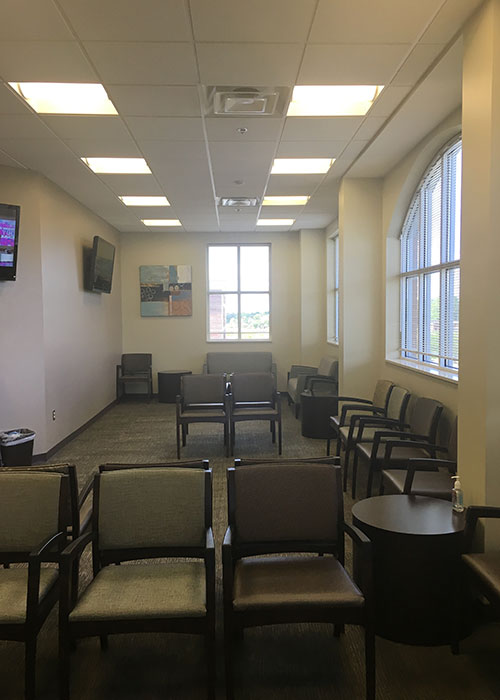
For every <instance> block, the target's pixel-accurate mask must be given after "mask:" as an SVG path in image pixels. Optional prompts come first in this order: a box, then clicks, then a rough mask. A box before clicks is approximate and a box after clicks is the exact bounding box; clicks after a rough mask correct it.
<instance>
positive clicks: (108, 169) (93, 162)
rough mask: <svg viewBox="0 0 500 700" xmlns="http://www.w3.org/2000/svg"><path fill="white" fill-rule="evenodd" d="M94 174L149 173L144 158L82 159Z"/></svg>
mask: <svg viewBox="0 0 500 700" xmlns="http://www.w3.org/2000/svg"><path fill="white" fill-rule="evenodd" d="M82 160H83V162H84V163H85V164H86V165H88V166H89V168H90V169H91V170H93V171H94V172H95V173H120V174H134V175H135V174H139V175H142V174H147V173H151V170H150V169H149V166H148V164H147V163H146V161H145V160H144V158H82Z"/></svg>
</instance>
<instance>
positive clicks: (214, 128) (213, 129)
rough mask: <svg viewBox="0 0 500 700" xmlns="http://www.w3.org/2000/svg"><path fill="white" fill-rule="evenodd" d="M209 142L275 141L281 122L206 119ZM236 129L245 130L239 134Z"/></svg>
mask: <svg viewBox="0 0 500 700" xmlns="http://www.w3.org/2000/svg"><path fill="white" fill-rule="evenodd" d="M205 125H206V128H207V135H208V140H209V141H238V142H242V143H244V142H245V141H276V139H277V138H278V136H279V134H280V132H281V129H282V127H283V122H282V120H281V119H276V118H274V117H224V116H220V117H208V118H207V119H205ZM238 129H247V132H246V133H244V134H240V133H239V132H238Z"/></svg>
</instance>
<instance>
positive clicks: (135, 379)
mask: <svg viewBox="0 0 500 700" xmlns="http://www.w3.org/2000/svg"><path fill="white" fill-rule="evenodd" d="M151 365H152V355H151V353H148V352H132V353H130V352H129V353H125V354H124V355H122V360H121V364H119V365H116V399H117V400H119V399H121V397H122V396H123V395H124V393H125V387H127V386H129V385H137V384H139V385H142V386H144V385H146V387H147V394H148V398H149V399H150V398H151V396H152V395H153V372H152V367H151Z"/></svg>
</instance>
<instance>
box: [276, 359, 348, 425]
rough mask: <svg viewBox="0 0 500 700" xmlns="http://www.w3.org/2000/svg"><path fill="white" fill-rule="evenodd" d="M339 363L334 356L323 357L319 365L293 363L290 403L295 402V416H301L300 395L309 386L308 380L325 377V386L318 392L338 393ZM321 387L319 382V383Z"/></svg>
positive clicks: (289, 384) (289, 391)
mask: <svg viewBox="0 0 500 700" xmlns="http://www.w3.org/2000/svg"><path fill="white" fill-rule="evenodd" d="M338 373H339V363H338V360H334V359H333V357H322V358H321V360H320V363H319V366H318V367H311V366H310V365H292V366H291V368H290V371H289V372H288V382H287V391H288V404H289V405H290V404H292V403H293V404H294V408H295V418H298V417H299V412H300V395H301V394H302V392H303V391H304V390H305V389H306V388H307V385H308V381H309V380H310V379H311V378H314V380H315V381H316V380H321V379H324V380H326V381H325V387H324V388H323V389H322V390H321V391H320V390H319V388H318V393H328V394H338ZM318 387H319V384H318Z"/></svg>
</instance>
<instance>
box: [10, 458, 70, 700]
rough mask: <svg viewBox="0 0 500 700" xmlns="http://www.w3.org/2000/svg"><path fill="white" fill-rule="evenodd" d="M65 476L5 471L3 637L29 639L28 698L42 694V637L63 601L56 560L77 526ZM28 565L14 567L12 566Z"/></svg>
mask: <svg viewBox="0 0 500 700" xmlns="http://www.w3.org/2000/svg"><path fill="white" fill-rule="evenodd" d="M70 512H71V501H70V492H69V478H68V476H67V475H65V474H60V473H55V472H54V473H48V472H41V471H40V472H33V473H27V472H25V471H22V470H11V471H7V470H2V473H1V474H0V564H2V565H3V568H0V639H2V640H9V641H17V642H24V645H25V669H24V675H25V689H24V697H25V699H26V700H34V698H35V696H36V676H35V670H36V644H37V636H38V632H39V630H40V628H41V627H42V625H43V623H44V621H45V619H46V618H47V615H48V614H49V612H50V611H51V609H52V608H53V606H54V605H55V603H56V602H57V597H58V590H59V589H58V585H59V570H58V568H57V566H56V567H54V566H53V565H52V566H50V565H49V566H42V564H45V563H52V564H53V563H56V564H57V562H58V559H59V554H60V551H61V550H62V549H63V548H64V546H65V545H66V544H67V541H68V540H67V537H68V529H69V528H70V527H71V520H70V517H69V514H70ZM21 563H24V564H27V565H28V566H27V567H26V566H14V567H13V568H10V564H21Z"/></svg>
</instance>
